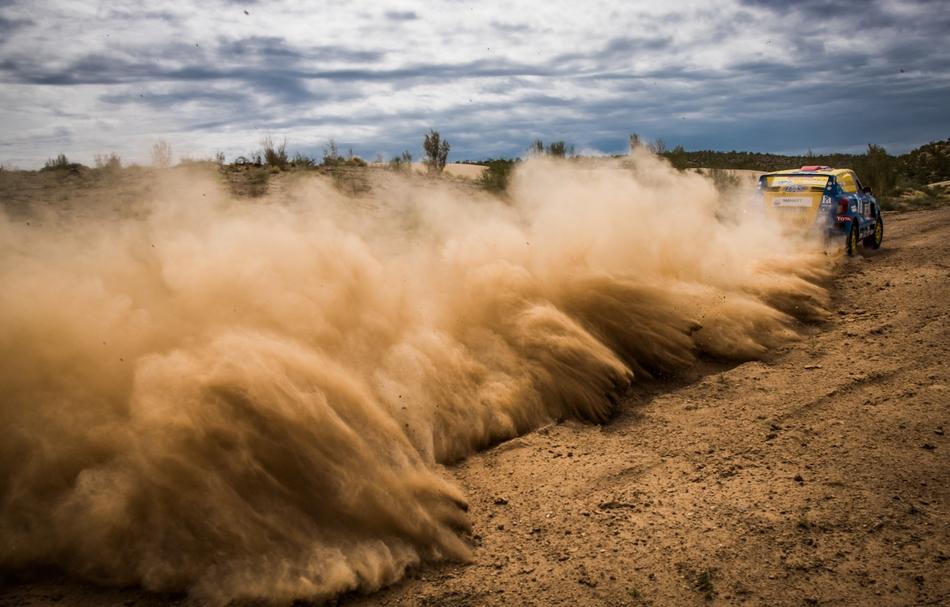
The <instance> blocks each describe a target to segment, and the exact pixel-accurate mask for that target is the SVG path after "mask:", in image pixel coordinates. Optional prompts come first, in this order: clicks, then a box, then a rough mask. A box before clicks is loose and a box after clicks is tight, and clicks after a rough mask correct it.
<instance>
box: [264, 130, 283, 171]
mask: <svg viewBox="0 0 950 607" xmlns="http://www.w3.org/2000/svg"><path fill="white" fill-rule="evenodd" d="M261 150H262V154H263V156H264V163H265V164H267V166H269V167H274V168H277V169H281V170H282V169H286V168H287V164H288V161H287V140H286V139H284V140H283V141H281V142H280V143H277V144H275V143H274V140H273V139H272V138H271V136H270V135H268V136H267V137H264V139H262V140H261Z"/></svg>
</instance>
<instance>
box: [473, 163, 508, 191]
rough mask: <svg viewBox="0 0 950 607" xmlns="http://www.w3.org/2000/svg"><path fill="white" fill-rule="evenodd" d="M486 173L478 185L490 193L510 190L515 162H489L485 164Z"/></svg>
mask: <svg viewBox="0 0 950 607" xmlns="http://www.w3.org/2000/svg"><path fill="white" fill-rule="evenodd" d="M484 164H485V167H486V168H485V172H484V173H482V176H481V177H480V178H479V180H478V184H479V185H480V186H481V187H483V188H485V189H486V190H488V191H489V192H496V193H501V192H504V191H505V190H507V189H508V180H509V178H510V176H511V171H512V169H514V168H515V161H514V160H509V159H506V158H499V159H498V160H488V161H486V162H485V163H484Z"/></svg>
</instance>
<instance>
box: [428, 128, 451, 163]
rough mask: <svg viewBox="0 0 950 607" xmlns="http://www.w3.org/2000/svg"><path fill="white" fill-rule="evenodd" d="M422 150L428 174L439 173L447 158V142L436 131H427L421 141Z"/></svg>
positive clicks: (448, 146)
mask: <svg viewBox="0 0 950 607" xmlns="http://www.w3.org/2000/svg"><path fill="white" fill-rule="evenodd" d="M422 149H423V150H424V151H425V163H426V167H428V169H429V173H435V174H439V173H441V172H442V170H443V169H444V168H445V161H446V160H447V159H448V157H449V149H451V146H450V145H449V142H448V141H446V140H445V139H442V135H440V134H439V132H438V131H436V130H433V129H429V132H428V133H426V135H425V138H424V139H423V140H422Z"/></svg>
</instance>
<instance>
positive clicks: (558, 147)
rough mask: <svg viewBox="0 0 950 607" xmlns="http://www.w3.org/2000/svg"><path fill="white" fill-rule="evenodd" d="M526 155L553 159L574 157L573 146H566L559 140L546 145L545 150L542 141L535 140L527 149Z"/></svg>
mask: <svg viewBox="0 0 950 607" xmlns="http://www.w3.org/2000/svg"><path fill="white" fill-rule="evenodd" d="M528 153H529V154H531V155H535V156H541V155H545V154H546V155H548V156H551V157H554V158H566V157H567V156H574V146H573V145H568V144H567V143H565V142H564V141H563V140H559V141H552V142H551V143H549V144H548V147H547V148H545V147H544V142H543V141H541V140H540V139H535V140H534V141H533V142H532V143H531V146H530V147H529V148H528Z"/></svg>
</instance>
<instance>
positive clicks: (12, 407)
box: [0, 151, 827, 602]
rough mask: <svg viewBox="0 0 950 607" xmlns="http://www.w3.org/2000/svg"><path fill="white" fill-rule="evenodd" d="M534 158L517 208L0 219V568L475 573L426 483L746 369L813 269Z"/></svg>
mask: <svg viewBox="0 0 950 607" xmlns="http://www.w3.org/2000/svg"><path fill="white" fill-rule="evenodd" d="M622 164H623V166H621V163H608V162H606V161H601V162H600V163H599V164H597V165H591V166H585V165H582V164H579V163H569V162H564V161H560V162H558V161H545V160H532V161H529V162H527V163H525V164H524V165H522V166H521V168H520V169H519V170H518V171H517V174H516V175H515V177H514V179H513V182H512V185H511V193H510V200H508V201H506V202H502V201H499V200H497V199H494V198H491V197H488V196H487V195H483V194H479V193H476V192H473V191H471V190H464V189H458V188H457V187H455V186H451V185H446V184H438V183H431V182H429V181H428V180H419V179H417V178H416V179H413V178H406V179H403V178H398V177H389V178H387V179H385V180H382V181H381V182H380V183H378V184H376V186H375V187H374V189H373V191H372V193H371V194H370V195H368V196H364V197H362V198H360V199H358V200H357V199H352V198H347V197H345V196H343V195H341V194H339V193H338V192H336V191H335V190H334V189H333V188H332V187H331V186H330V185H328V183H327V182H325V181H323V180H320V179H318V178H314V179H312V180H310V181H305V182H303V183H302V184H299V185H298V186H297V187H295V188H294V189H293V190H292V192H291V193H290V195H287V196H284V197H281V198H280V199H276V198H275V199H271V200H265V201H260V200H257V201H248V200H243V201H242V200H235V199H232V198H231V197H229V196H228V195H226V194H225V193H224V191H223V189H221V188H220V187H219V185H218V184H217V183H216V182H215V181H214V180H213V179H212V178H211V177H204V178H200V179H199V178H195V177H194V176H191V177H190V178H189V179H188V180H185V179H176V178H173V177H168V178H167V179H165V181H164V182H163V183H162V184H160V186H159V187H157V188H153V190H152V191H151V194H150V195H149V199H148V200H146V201H143V204H142V206H141V209H140V212H137V213H121V212H115V211H102V212H100V213H95V212H89V213H87V214H86V216H85V217H84V218H81V219H76V218H69V217H64V216H58V215H55V214H51V215H48V216H46V217H45V219H44V221H43V222H42V223H41V225H40V226H39V227H38V226H37V225H36V222H35V221H34V222H33V225H32V226H31V225H28V224H26V222H24V221H22V220H16V219H12V218H8V217H5V216H0V283H2V284H3V285H4V286H3V289H2V290H0V395H2V396H0V432H2V436H0V537H2V538H3V542H2V544H0V567H4V568H12V567H23V566H29V565H31V564H38V563H53V564H57V565H61V566H63V567H65V568H67V569H68V570H70V571H71V572H73V573H75V574H78V575H81V576H84V577H87V578H88V579H92V580H95V581H100V582H105V583H114V584H142V585H143V586H144V587H145V588H148V589H153V590H188V591H190V592H192V593H194V594H196V595H199V596H203V597H205V598H209V599H211V600H214V601H222V602H224V601H228V600H231V599H239V598H259V599H265V600H272V601H289V600H292V599H294V598H301V597H302V598H312V599H320V598H327V597H332V596H334V595H336V594H339V593H341V592H345V591H348V590H359V591H372V590H374V589H377V588H379V587H381V586H383V585H385V584H388V583H391V582H393V581H395V580H397V579H399V577H400V576H401V575H403V574H404V572H405V570H406V568H407V567H410V566H413V565H415V564H418V563H420V562H422V561H428V560H436V559H455V560H463V561H464V560H466V559H469V558H470V556H471V552H470V548H469V546H468V544H467V543H466V541H465V539H464V538H465V532H466V530H467V529H468V525H469V523H468V519H467V516H466V513H465V510H466V506H465V498H464V496H463V495H462V493H461V492H460V490H459V489H458V488H457V487H455V486H454V485H453V484H452V483H451V482H450V481H449V480H447V479H446V476H445V474H444V473H443V471H442V470H441V468H440V466H441V465H442V464H445V463H449V462H452V461H454V460H457V459H458V458H462V457H464V456H466V455H468V454H470V453H472V452H473V451H475V450H477V449H479V448H482V447H485V446H487V445H490V444H492V443H496V442H498V441H502V440H505V439H508V438H511V437H514V436H517V435H519V434H522V433H524V432H527V431H530V430H531V429H532V428H536V427H538V426H539V425H541V424H544V423H548V422H549V421H551V420H559V419H564V418H576V419H581V420H588V421H591V422H603V421H605V420H607V419H608V418H609V416H610V415H611V413H612V411H613V410H614V408H615V406H616V402H617V400H618V398H619V397H620V396H622V395H623V393H624V391H625V390H626V389H627V388H628V387H629V386H630V384H631V382H633V381H635V380H636V379H637V378H638V377H648V376H650V375H651V374H656V373H662V372H668V371H672V370H675V369H677V368H681V367H684V366H685V365H689V364H690V363H691V361H693V360H694V359H695V357H696V356H697V355H700V354H707V355H710V356H715V357H728V358H733V359H746V358H754V357H756V356H759V355H761V354H762V353H763V352H764V351H765V350H766V349H767V348H769V347H770V346H773V345H774V344H776V343H778V342H781V341H783V340H787V339H790V338H792V337H793V336H794V329H793V327H794V320H795V318H806V317H813V316H816V315H821V314H822V311H823V304H824V302H825V297H826V294H825V290H824V289H823V288H822V286H820V285H821V282H822V279H823V277H824V276H825V275H826V273H827V267H826V262H825V261H824V260H825V258H824V256H823V255H822V254H821V253H820V252H816V251H815V249H814V248H813V247H811V246H809V245H808V244H807V243H804V242H802V241H800V240H797V239H793V238H777V237H776V230H775V228H774V227H773V226H768V225H766V224H764V223H762V221H763V220H761V219H757V218H745V219H743V218H742V217H741V216H740V217H739V219H735V220H730V221H720V220H719V219H717V212H718V211H719V210H720V206H721V204H722V203H721V201H720V200H719V197H718V196H717V193H716V191H715V189H714V188H713V186H712V185H711V183H710V182H709V181H708V180H707V179H705V178H703V177H701V176H699V175H695V174H681V173H678V172H676V171H674V170H672V169H671V168H670V167H669V166H668V165H667V164H665V163H664V162H663V161H661V160H659V159H657V158H655V157H653V156H651V155H649V154H648V153H646V152H645V151H638V152H636V153H635V155H634V156H633V157H632V158H631V159H628V160H626V161H624V162H623V163H622Z"/></svg>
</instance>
